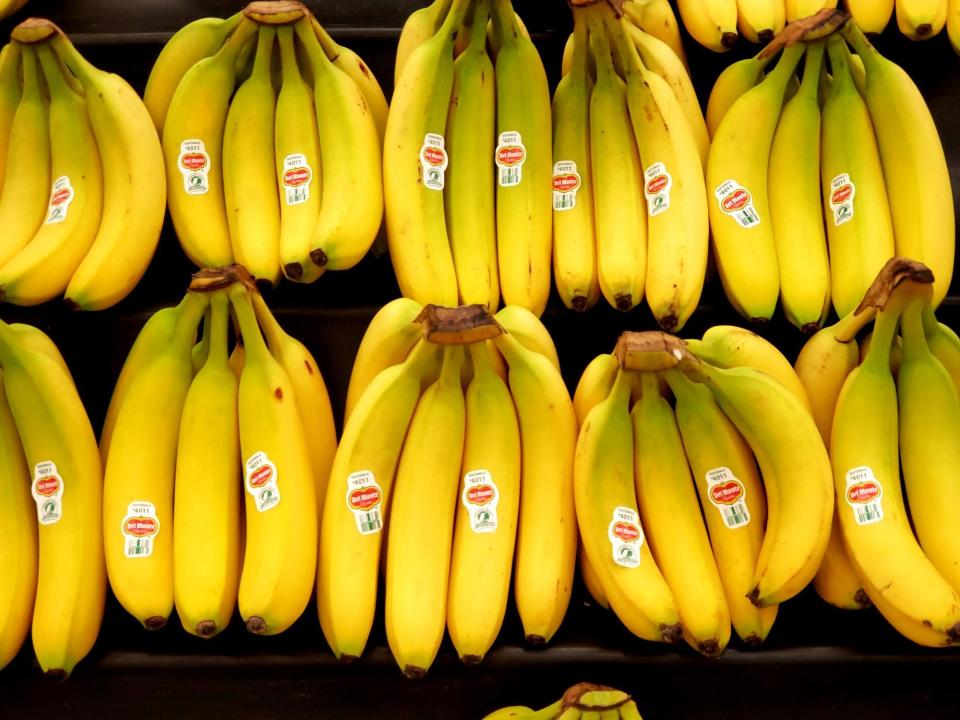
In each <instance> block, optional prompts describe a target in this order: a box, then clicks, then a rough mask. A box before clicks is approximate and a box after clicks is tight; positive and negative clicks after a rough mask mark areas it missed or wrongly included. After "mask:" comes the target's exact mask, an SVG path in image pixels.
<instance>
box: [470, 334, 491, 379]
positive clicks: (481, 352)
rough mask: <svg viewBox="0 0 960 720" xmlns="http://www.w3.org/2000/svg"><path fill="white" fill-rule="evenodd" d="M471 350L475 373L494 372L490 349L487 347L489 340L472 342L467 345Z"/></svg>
mask: <svg viewBox="0 0 960 720" xmlns="http://www.w3.org/2000/svg"><path fill="white" fill-rule="evenodd" d="M467 350H468V351H469V352H470V361H471V362H472V363H473V374H474V375H475V376H476V375H480V374H481V373H492V372H493V361H492V360H491V359H490V350H489V348H488V347H487V341H486V340H484V341H482V342H476V343H471V344H470V345H467Z"/></svg>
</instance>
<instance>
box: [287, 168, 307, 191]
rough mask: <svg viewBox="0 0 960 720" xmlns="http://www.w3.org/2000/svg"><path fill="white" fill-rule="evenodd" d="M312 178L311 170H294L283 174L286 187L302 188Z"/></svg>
mask: <svg viewBox="0 0 960 720" xmlns="http://www.w3.org/2000/svg"><path fill="white" fill-rule="evenodd" d="M310 178H311V174H310V168H306V167H298V168H292V169H290V170H287V171H286V172H285V173H284V174H283V184H284V185H285V186H286V187H300V186H301V185H306V184H307V183H308V182H310Z"/></svg>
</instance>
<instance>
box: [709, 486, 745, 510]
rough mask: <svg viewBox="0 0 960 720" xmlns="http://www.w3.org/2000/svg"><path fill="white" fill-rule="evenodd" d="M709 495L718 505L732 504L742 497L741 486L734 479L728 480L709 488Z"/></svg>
mask: <svg viewBox="0 0 960 720" xmlns="http://www.w3.org/2000/svg"><path fill="white" fill-rule="evenodd" d="M710 497H711V498H712V499H713V501H714V502H715V503H717V504H718V505H733V504H734V503H735V502H736V501H737V500H739V499H740V498H742V497H743V486H742V485H741V484H740V483H738V482H737V481H736V480H729V481H727V482H725V483H721V484H720V485H714V486H713V487H712V488H710Z"/></svg>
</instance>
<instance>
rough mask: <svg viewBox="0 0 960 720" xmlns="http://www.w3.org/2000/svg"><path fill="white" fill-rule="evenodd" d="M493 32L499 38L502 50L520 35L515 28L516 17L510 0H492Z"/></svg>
mask: <svg viewBox="0 0 960 720" xmlns="http://www.w3.org/2000/svg"><path fill="white" fill-rule="evenodd" d="M492 16H493V32H494V34H495V35H496V36H497V37H499V38H500V47H501V48H502V47H503V46H504V45H506V44H507V43H508V42H510V41H513V40H516V39H517V36H518V35H519V34H520V28H519V27H517V16H516V14H515V13H514V11H513V3H511V2H510V0H494V5H493V13H492Z"/></svg>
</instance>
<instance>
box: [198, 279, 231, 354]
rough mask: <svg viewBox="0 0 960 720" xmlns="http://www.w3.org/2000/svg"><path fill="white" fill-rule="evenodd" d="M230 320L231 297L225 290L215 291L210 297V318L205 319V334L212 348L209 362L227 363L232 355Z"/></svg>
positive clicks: (208, 352)
mask: <svg viewBox="0 0 960 720" xmlns="http://www.w3.org/2000/svg"><path fill="white" fill-rule="evenodd" d="M229 322H230V299H229V298H228V297H227V295H226V293H225V292H223V291H220V292H217V293H214V294H213V296H212V297H211V298H210V314H209V319H208V320H204V326H205V327H204V334H205V335H206V336H207V337H208V338H209V343H210V349H209V350H208V351H207V362H213V363H215V364H216V365H218V366H222V365H226V363H227V360H228V358H229V356H230V352H229V350H228V348H227V345H228V337H227V335H228V323H229Z"/></svg>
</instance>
